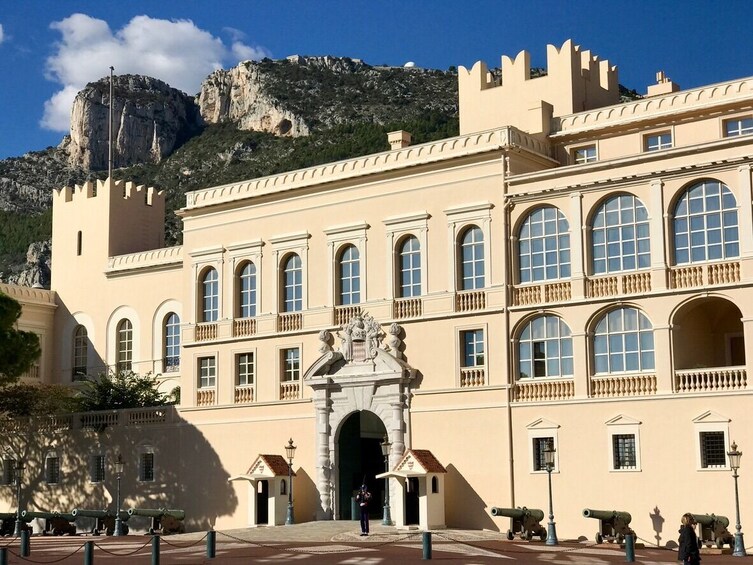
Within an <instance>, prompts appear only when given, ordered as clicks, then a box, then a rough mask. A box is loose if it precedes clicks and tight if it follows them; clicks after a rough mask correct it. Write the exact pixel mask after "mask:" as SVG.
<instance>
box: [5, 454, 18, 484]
mask: <svg viewBox="0 0 753 565" xmlns="http://www.w3.org/2000/svg"><path fill="white" fill-rule="evenodd" d="M15 482H16V460H15V459H3V484H4V485H12V484H15Z"/></svg>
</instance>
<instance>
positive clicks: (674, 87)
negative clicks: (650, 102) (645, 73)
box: [646, 71, 680, 96]
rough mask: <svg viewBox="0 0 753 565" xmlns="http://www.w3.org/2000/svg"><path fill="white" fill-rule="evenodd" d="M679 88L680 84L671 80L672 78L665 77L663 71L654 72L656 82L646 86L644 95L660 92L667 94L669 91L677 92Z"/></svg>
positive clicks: (653, 94) (655, 94) (658, 93)
mask: <svg viewBox="0 0 753 565" xmlns="http://www.w3.org/2000/svg"><path fill="white" fill-rule="evenodd" d="M678 90H680V85H679V84H675V83H674V82H672V79H670V78H667V75H665V74H664V71H659V72H658V73H656V84H652V85H650V86H649V87H648V92H647V93H646V96H659V95H660V94H669V93H670V92H677V91H678Z"/></svg>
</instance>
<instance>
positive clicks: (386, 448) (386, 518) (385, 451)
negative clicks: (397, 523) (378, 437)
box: [379, 435, 392, 526]
mask: <svg viewBox="0 0 753 565" xmlns="http://www.w3.org/2000/svg"><path fill="white" fill-rule="evenodd" d="M379 447H381V448H382V455H383V456H384V466H385V469H386V471H387V473H389V472H390V449H391V448H392V444H391V443H390V440H389V438H388V437H387V436H386V435H385V436H384V441H383V442H382V443H380V444H379ZM391 525H392V516H390V478H389V477H384V514H383V515H382V526H391Z"/></svg>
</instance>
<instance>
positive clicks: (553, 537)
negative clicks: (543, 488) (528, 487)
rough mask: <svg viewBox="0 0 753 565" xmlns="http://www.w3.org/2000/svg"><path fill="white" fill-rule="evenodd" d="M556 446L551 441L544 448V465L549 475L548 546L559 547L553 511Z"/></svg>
mask: <svg viewBox="0 0 753 565" xmlns="http://www.w3.org/2000/svg"><path fill="white" fill-rule="evenodd" d="M556 452H557V450H556V449H554V444H553V443H552V442H551V441H549V442H547V444H546V447H545V448H544V465H545V466H546V472H547V474H548V475H549V523H548V524H547V526H546V542H545V544H546V545H558V544H559V542H558V541H557V529H556V528H555V527H554V510H553V509H552V471H553V470H554V454H555V453H556Z"/></svg>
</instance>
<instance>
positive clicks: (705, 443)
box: [699, 432, 727, 469]
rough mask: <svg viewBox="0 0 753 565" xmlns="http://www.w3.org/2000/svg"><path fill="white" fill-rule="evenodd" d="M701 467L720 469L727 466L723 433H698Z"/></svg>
mask: <svg viewBox="0 0 753 565" xmlns="http://www.w3.org/2000/svg"><path fill="white" fill-rule="evenodd" d="M699 439H700V443H701V467H702V468H703V469H722V468H724V467H726V466H727V452H726V450H725V442H724V432H700V438H699Z"/></svg>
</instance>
